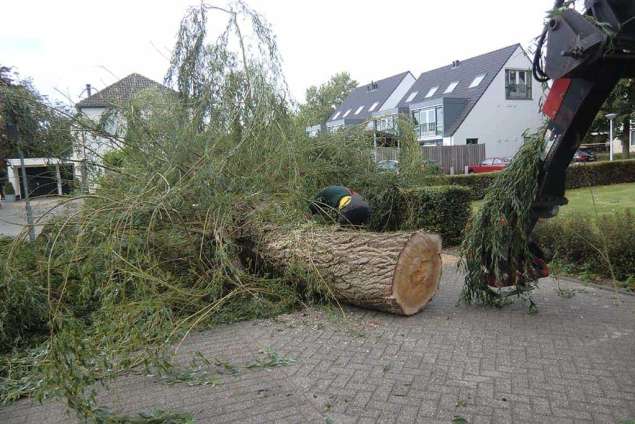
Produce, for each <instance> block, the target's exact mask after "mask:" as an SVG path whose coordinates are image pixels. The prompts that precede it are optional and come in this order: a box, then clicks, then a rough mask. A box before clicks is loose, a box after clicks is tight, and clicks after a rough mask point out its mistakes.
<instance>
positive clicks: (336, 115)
mask: <svg viewBox="0 0 635 424" xmlns="http://www.w3.org/2000/svg"><path fill="white" fill-rule="evenodd" d="M338 116H340V113H339V112H337V113H336V114H335V115H333V118H331V121H335V120H336V119H337V117H338Z"/></svg>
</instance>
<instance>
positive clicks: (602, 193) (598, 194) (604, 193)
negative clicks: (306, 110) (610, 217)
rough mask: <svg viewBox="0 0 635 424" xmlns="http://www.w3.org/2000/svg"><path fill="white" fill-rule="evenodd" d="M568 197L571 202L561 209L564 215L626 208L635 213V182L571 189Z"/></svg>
mask: <svg viewBox="0 0 635 424" xmlns="http://www.w3.org/2000/svg"><path fill="white" fill-rule="evenodd" d="M566 197H567V199H569V204H568V205H567V206H564V207H563V208H562V209H561V210H560V213H561V214H562V215H567V214H572V213H579V214H585V215H591V216H593V215H595V214H596V213H597V214H599V215H602V214H610V213H613V212H620V211H624V210H626V209H630V210H632V211H633V212H634V213H635V183H630V184H616V185H610V186H599V187H588V188H581V189H578V190H569V191H567V194H566ZM594 199H595V204H594V201H593V200H594Z"/></svg>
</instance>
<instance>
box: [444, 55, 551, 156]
mask: <svg viewBox="0 0 635 424" xmlns="http://www.w3.org/2000/svg"><path fill="white" fill-rule="evenodd" d="M505 69H526V70H529V69H531V61H530V60H529V58H528V57H527V56H526V55H525V53H524V52H523V50H522V49H521V48H519V49H518V50H516V52H515V53H514V54H513V55H512V57H511V58H510V59H509V61H508V62H507V63H506V64H505V66H504V67H503V69H501V71H500V72H499V73H498V75H497V76H496V78H495V79H494V81H492V83H491V85H490V87H489V88H488V89H487V91H486V92H485V93H484V94H483V96H482V97H481V99H480V100H479V101H478V103H477V104H476V105H475V106H474V108H473V109H472V111H471V112H470V114H469V115H468V117H467V118H466V119H465V121H464V122H463V124H461V126H460V127H459V129H458V131H457V132H456V133H455V134H454V136H453V137H452V141H451V142H450V143H449V144H454V145H463V144H466V141H467V139H468V138H478V142H479V144H485V151H486V156H487V157H511V156H513V155H515V154H516V152H517V151H518V149H519V148H520V146H521V145H522V144H523V136H522V135H523V132H524V131H525V130H526V129H529V130H537V129H539V128H540V127H541V126H542V125H543V123H544V117H543V115H542V113H541V112H540V104H541V98H542V96H543V94H544V93H543V90H542V86H541V84H540V83H538V82H536V81H535V80H534V81H532V100H507V98H506V93H505Z"/></svg>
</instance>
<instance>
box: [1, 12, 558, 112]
mask: <svg viewBox="0 0 635 424" xmlns="http://www.w3.org/2000/svg"><path fill="white" fill-rule="evenodd" d="M208 3H213V0H209V1H208ZM248 3H249V4H250V5H251V7H253V8H254V9H256V10H257V11H259V12H260V13H261V14H262V15H264V16H265V18H266V19H267V20H268V21H269V22H270V23H271V25H272V26H273V29H274V31H275V33H276V34H277V36H278V42H279V47H280V50H281V54H282V56H283V60H284V71H285V75H286V77H287V81H288V83H289V86H290V88H291V92H292V95H293V96H294V97H295V98H296V100H298V101H301V100H303V99H304V92H305V90H306V88H307V87H309V86H310V85H317V84H320V83H322V82H324V81H326V80H327V79H328V78H329V76H330V75H332V74H334V73H336V72H340V71H348V72H350V73H351V75H352V76H353V78H354V79H356V80H357V81H358V82H359V83H360V84H365V83H367V82H369V81H371V80H378V79H381V78H385V77H388V76H391V75H394V74H397V73H400V72H403V71H405V70H410V71H412V72H413V73H414V74H415V76H418V75H419V74H420V73H421V72H423V71H426V70H430V69H433V68H436V67H439V66H443V65H447V64H449V63H451V62H452V61H453V60H456V59H466V58H468V57H471V56H475V55H478V54H481V53H486V52H488V51H491V50H495V49H498V48H501V47H505V46H508V45H511V44H514V43H521V44H523V46H528V45H529V44H530V43H531V41H532V40H533V38H534V37H536V36H537V35H538V34H539V33H540V30H541V27H542V22H543V19H544V17H545V14H546V11H547V10H548V9H550V8H551V6H552V5H553V0H531V1H518V0H480V1H475V0H440V1H435V0H421V1H414V0H390V1H376V0H348V1H344V0H319V1H318V0H295V1H279V0H248ZM193 4H196V1H191V0H190V1H187V0H167V1H157V0H154V1H150V0H127V1H122V0H109V1H104V0H100V1H96V0H82V1H75V0H59V1H48V0H41V1H35V0H6V1H4V2H3V5H2V17H1V23H0V64H3V65H9V66H13V67H14V68H16V69H17V70H18V71H19V72H20V73H21V75H22V76H24V77H31V78H32V79H33V80H34V82H35V85H36V86H37V87H38V88H39V89H40V90H41V91H42V92H44V93H46V94H49V95H52V96H55V97H57V98H60V94H58V91H59V92H62V93H65V94H66V95H68V96H70V97H71V99H72V100H73V101H77V100H78V99H79V95H80V93H81V92H82V90H83V87H84V86H85V84H86V83H91V84H92V85H93V86H95V87H96V88H98V89H99V88H103V87H105V86H107V85H108V84H111V83H113V82H115V81H116V80H118V79H120V78H123V77H125V76H126V75H128V74H130V73H132V72H137V73H140V74H143V75H145V76H147V77H149V78H152V79H154V80H157V81H162V80H163V77H164V75H165V72H166V70H167V66H168V57H169V52H170V51H171V49H172V46H173V44H174V41H175V38H176V32H177V30H178V25H179V22H180V20H181V18H182V16H183V15H184V13H185V10H186V8H187V7H188V6H190V5H193ZM219 4H223V2H222V0H221V1H220V2H219Z"/></svg>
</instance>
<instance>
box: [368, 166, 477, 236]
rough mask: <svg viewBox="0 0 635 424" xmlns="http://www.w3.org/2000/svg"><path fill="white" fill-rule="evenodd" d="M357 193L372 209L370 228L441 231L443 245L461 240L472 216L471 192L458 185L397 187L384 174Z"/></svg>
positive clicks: (376, 229) (395, 180) (397, 183)
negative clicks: (360, 194)
mask: <svg viewBox="0 0 635 424" xmlns="http://www.w3.org/2000/svg"><path fill="white" fill-rule="evenodd" d="M374 183H375V184H373V186H371V185H368V186H366V187H365V188H364V190H360V192H361V193H362V194H363V195H364V196H365V197H366V199H367V200H368V202H369V204H370V207H371V209H372V211H373V214H372V220H371V224H370V229H371V230H373V231H413V230H420V229H421V230H425V231H429V232H432V233H437V234H440V235H441V237H442V238H443V244H444V245H445V246H454V245H457V244H459V243H460V242H461V236H462V233H463V230H464V229H465V225H466V224H467V221H468V219H469V218H470V215H471V207H470V203H471V201H472V198H471V191H470V190H469V189H468V188H465V187H459V186H447V185H445V186H433V187H414V188H400V187H399V181H398V178H395V177H392V176H385V177H383V178H381V179H380V180H379V181H375V182H374Z"/></svg>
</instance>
